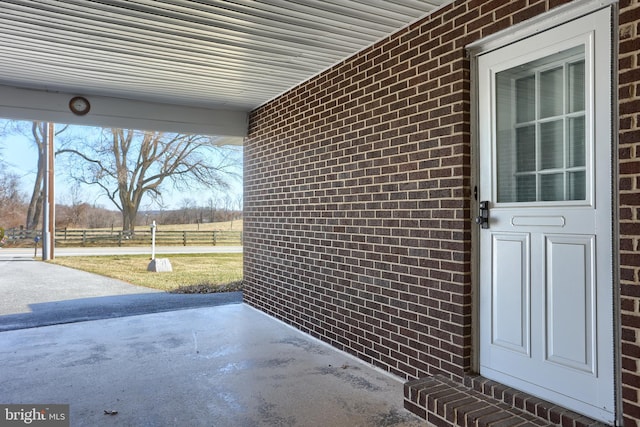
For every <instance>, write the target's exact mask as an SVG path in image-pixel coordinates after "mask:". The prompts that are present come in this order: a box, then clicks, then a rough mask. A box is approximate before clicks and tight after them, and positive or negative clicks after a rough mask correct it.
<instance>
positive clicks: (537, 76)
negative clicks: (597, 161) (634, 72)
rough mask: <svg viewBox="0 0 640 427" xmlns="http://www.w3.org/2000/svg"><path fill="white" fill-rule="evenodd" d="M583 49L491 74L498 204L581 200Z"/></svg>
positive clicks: (583, 190) (583, 167) (584, 179)
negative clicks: (494, 107)
mask: <svg viewBox="0 0 640 427" xmlns="http://www.w3.org/2000/svg"><path fill="white" fill-rule="evenodd" d="M584 64H585V49H584V46H583V45H581V46H577V47H575V48H572V49H567V50H565V51H563V52H560V53H557V54H554V55H551V56H548V57H545V58H544V59H541V60H537V61H533V62H529V63H527V64H523V65H519V66H517V67H514V68H511V69H508V70H504V71H501V72H499V73H497V74H496V77H495V84H496V87H495V91H496V92H495V95H496V110H495V111H496V115H497V117H496V150H497V153H496V160H497V166H498V168H497V190H498V191H497V193H498V194H497V196H498V200H497V202H498V203H513V202H558V201H568V200H586V195H587V177H586V173H585V172H586V155H585V153H586V150H585V135H586V132H585V117H586V111H585V104H586V103H585V65H584Z"/></svg>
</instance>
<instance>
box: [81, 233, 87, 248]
mask: <svg viewBox="0 0 640 427" xmlns="http://www.w3.org/2000/svg"><path fill="white" fill-rule="evenodd" d="M86 245H87V230H82V246H86Z"/></svg>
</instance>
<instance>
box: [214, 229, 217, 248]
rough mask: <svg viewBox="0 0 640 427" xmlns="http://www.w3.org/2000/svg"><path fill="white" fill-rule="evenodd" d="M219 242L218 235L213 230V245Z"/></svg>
mask: <svg viewBox="0 0 640 427" xmlns="http://www.w3.org/2000/svg"><path fill="white" fill-rule="evenodd" d="M217 243H218V235H217V234H216V232H215V231H214V232H213V246H215V245H216V244H217Z"/></svg>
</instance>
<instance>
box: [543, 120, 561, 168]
mask: <svg viewBox="0 0 640 427" xmlns="http://www.w3.org/2000/svg"><path fill="white" fill-rule="evenodd" d="M562 124H563V121H562V120H555V121H553V122H546V123H541V124H540V168H541V169H543V170H544V169H557V168H562V167H563V166H564V138H563V132H562V127H563V126H562Z"/></svg>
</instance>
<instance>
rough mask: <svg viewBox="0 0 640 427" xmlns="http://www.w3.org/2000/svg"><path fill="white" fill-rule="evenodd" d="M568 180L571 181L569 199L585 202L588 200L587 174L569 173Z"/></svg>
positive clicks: (579, 172)
mask: <svg viewBox="0 0 640 427" xmlns="http://www.w3.org/2000/svg"><path fill="white" fill-rule="evenodd" d="M567 179H568V181H569V182H568V186H567V187H568V189H567V190H568V193H569V194H568V195H567V199H568V200H585V199H586V198H587V192H586V178H585V172H584V171H578V172H569V174H568V176H567Z"/></svg>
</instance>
